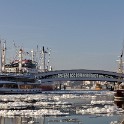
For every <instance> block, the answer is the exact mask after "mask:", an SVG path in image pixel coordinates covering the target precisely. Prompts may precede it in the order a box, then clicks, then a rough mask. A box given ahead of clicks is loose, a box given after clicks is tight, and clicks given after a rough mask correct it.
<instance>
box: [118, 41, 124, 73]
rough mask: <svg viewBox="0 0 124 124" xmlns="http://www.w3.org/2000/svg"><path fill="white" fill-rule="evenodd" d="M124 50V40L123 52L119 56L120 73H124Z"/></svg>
mask: <svg viewBox="0 0 124 124" xmlns="http://www.w3.org/2000/svg"><path fill="white" fill-rule="evenodd" d="M123 50H124V41H123V48H122V52H121V55H120V57H119V68H118V73H121V74H122V73H123V52H124V51H123Z"/></svg>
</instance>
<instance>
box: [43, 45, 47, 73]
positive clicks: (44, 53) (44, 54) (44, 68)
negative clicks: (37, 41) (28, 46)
mask: <svg viewBox="0 0 124 124" xmlns="http://www.w3.org/2000/svg"><path fill="white" fill-rule="evenodd" d="M46 53H47V52H46V51H45V49H44V46H43V49H42V56H43V72H45V70H46V67H45V66H46V65H45V56H46Z"/></svg>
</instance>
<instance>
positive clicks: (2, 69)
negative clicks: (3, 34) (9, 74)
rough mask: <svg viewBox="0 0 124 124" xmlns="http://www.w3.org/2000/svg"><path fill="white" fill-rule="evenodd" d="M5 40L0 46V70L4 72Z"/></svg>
mask: <svg viewBox="0 0 124 124" xmlns="http://www.w3.org/2000/svg"><path fill="white" fill-rule="evenodd" d="M5 58H6V41H5V42H4V43H3V46H1V72H5Z"/></svg>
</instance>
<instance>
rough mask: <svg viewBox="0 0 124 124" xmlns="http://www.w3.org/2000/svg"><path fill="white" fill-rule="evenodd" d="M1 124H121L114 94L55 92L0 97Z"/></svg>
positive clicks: (105, 92) (121, 111)
mask: <svg viewBox="0 0 124 124" xmlns="http://www.w3.org/2000/svg"><path fill="white" fill-rule="evenodd" d="M0 109H1V110H0V124H99V123H100V124H121V121H122V120H123V119H124V115H123V114H124V110H123V109H122V108H118V107H117V106H116V104H115V103H114V100H113V92H107V91H103V92H93V91H90V92H87V91H66V92H64V91H61V92H59V91H56V92H44V93H43V94H35V95H1V96H0Z"/></svg>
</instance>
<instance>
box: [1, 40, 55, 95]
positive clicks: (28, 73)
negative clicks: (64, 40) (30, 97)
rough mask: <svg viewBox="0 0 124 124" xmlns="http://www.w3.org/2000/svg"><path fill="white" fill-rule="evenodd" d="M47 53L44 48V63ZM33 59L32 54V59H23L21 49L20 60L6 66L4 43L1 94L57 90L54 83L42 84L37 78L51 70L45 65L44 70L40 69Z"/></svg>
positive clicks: (4, 47)
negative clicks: (38, 75)
mask: <svg viewBox="0 0 124 124" xmlns="http://www.w3.org/2000/svg"><path fill="white" fill-rule="evenodd" d="M32 53H33V52H32ZM46 53H47V52H46V51H45V50H44V47H43V49H42V54H43V57H44V61H45V54H46ZM33 57H34V55H33V54H32V59H23V49H22V48H21V49H19V51H18V59H16V60H13V61H12V62H10V63H7V64H6V44H5V42H4V44H3V46H2V45H1V73H0V94H34V93H42V91H48V90H54V89H55V86H54V84H53V83H52V82H51V83H49V82H42V81H41V80H39V79H37V78H36V76H37V74H39V73H43V72H46V71H49V70H48V69H46V67H45V65H43V67H44V68H43V69H42V70H41V69H40V68H38V62H36V61H34V58H33ZM43 64H45V62H43Z"/></svg>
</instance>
